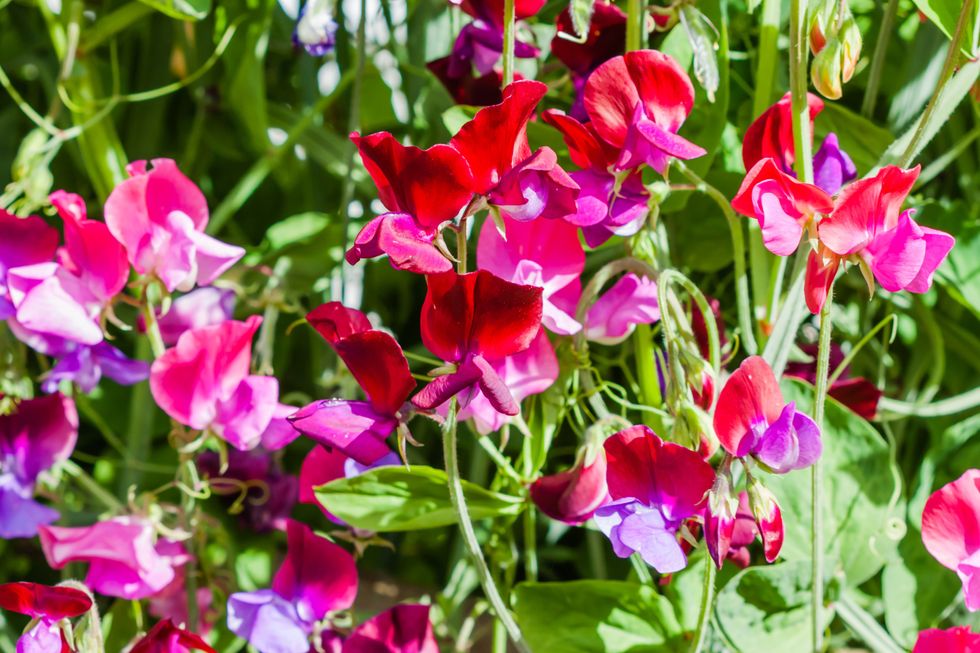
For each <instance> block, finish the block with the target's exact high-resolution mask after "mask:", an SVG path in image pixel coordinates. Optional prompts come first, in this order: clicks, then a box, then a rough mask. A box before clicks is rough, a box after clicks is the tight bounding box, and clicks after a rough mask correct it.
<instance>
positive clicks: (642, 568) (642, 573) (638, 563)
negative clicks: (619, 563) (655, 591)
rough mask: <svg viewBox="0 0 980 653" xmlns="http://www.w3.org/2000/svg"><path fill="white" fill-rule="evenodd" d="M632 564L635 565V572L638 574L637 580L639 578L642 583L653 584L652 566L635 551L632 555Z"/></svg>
mask: <svg viewBox="0 0 980 653" xmlns="http://www.w3.org/2000/svg"><path fill="white" fill-rule="evenodd" d="M630 566H632V567H633V573H634V574H636V580H638V581H639V582H640V584H641V585H653V575H652V574H651V573H650V567H649V566H648V565H647V563H646V561H645V560H644V559H643V558H642V557H640V554H639V553H634V554H633V555H631V556H630Z"/></svg>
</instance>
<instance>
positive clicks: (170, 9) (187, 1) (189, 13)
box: [140, 0, 211, 20]
mask: <svg viewBox="0 0 980 653" xmlns="http://www.w3.org/2000/svg"><path fill="white" fill-rule="evenodd" d="M140 2H142V3H143V4H146V5H149V6H151V7H153V8H154V9H156V10H157V11H159V12H161V13H164V14H166V15H168V16H170V17H171V18H176V19H177V20H201V19H202V18H205V17H206V16H207V15H208V14H209V13H210V12H211V0H140Z"/></svg>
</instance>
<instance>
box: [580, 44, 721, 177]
mask: <svg viewBox="0 0 980 653" xmlns="http://www.w3.org/2000/svg"><path fill="white" fill-rule="evenodd" d="M584 97H585V110H586V112H587V113H588V114H589V118H590V119H591V121H592V122H591V124H592V126H593V128H594V129H595V131H596V134H598V135H599V137H600V138H601V139H602V140H604V141H605V142H606V143H608V144H609V145H611V146H613V147H615V148H617V149H619V151H620V154H619V157H618V159H617V160H616V164H615V167H616V169H617V170H628V169H631V168H636V167H637V166H640V165H642V164H646V165H648V166H650V167H651V168H653V169H654V170H656V171H657V172H661V173H662V172H663V171H664V167H665V166H666V165H667V160H668V159H669V158H670V157H676V158H678V159H694V158H697V157H699V156H703V155H704V154H705V150H704V149H703V148H701V147H699V146H697V145H695V144H693V143H691V142H689V141H687V140H686V139H684V138H682V137H680V136H678V135H677V131H678V130H679V129H680V128H681V125H683V124H684V120H685V119H686V118H687V115H688V114H689V113H690V112H691V108H692V107H693V106H694V86H693V85H692V84H691V80H690V78H689V77H688V76H687V73H686V72H684V69H683V68H681V67H680V65H679V64H678V63H677V62H676V61H674V59H672V58H671V57H670V56H668V55H666V54H663V53H662V52H657V51H656V50H637V51H635V52H627V53H626V54H625V55H624V56H621V57H614V58H612V59H610V60H608V61H606V62H605V63H603V64H602V65H601V66H599V67H598V68H596V69H595V72H593V73H592V74H591V75H589V79H588V81H587V82H586V83H585V96H584Z"/></svg>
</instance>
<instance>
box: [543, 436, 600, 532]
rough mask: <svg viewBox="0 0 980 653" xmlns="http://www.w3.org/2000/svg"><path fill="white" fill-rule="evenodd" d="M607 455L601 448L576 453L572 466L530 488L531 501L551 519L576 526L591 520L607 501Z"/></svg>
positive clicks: (587, 446) (583, 449) (582, 449)
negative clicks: (576, 458) (597, 509)
mask: <svg viewBox="0 0 980 653" xmlns="http://www.w3.org/2000/svg"><path fill="white" fill-rule="evenodd" d="M608 494H609V493H608V490H607V489H606V454H605V452H604V451H603V449H602V446H601V444H600V446H598V447H595V446H590V445H588V444H586V445H584V446H583V447H582V448H581V449H580V450H579V455H578V460H577V461H576V463H575V466H574V467H572V468H571V469H567V470H565V471H563V472H559V473H557V474H552V475H551V476H544V477H542V478H539V479H538V480H537V481H535V482H534V483H533V484H532V485H531V500H532V501H534V503H535V505H537V507H538V508H539V509H540V510H541V512H543V513H544V514H546V515H548V516H549V517H551V518H552V519H557V520H558V521H562V522H565V523H566V524H572V525H578V524H581V523H583V522H585V521H587V520H589V519H590V518H591V517H592V513H594V512H595V510H596V508H598V507H599V506H601V505H602V504H603V503H605V501H606V499H607V498H608Z"/></svg>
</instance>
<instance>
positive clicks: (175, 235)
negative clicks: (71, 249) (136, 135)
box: [105, 159, 245, 291]
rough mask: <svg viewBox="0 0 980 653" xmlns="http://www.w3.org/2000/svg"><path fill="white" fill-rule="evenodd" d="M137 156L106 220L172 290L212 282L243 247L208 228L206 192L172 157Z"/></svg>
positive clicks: (141, 265)
mask: <svg viewBox="0 0 980 653" xmlns="http://www.w3.org/2000/svg"><path fill="white" fill-rule="evenodd" d="M146 163H147V162H146V161H135V162H133V163H131V164H129V166H127V168H126V170H127V171H128V172H129V174H130V178H129V179H127V180H125V181H123V182H122V183H120V184H119V185H118V186H116V188H115V189H113V191H112V193H111V194H110V195H109V198H108V199H107V200H106V203H105V221H106V224H107V225H108V227H109V231H111V232H112V235H113V236H115V237H116V239H117V240H118V241H119V242H121V243H122V244H123V246H124V247H125V248H126V254H127V255H128V257H129V262H130V263H131V264H132V265H133V267H134V268H135V269H136V272H138V273H139V274H141V275H144V276H154V277H156V278H158V279H159V280H160V281H161V282H162V283H163V285H164V286H165V287H166V288H167V290H169V291H173V290H175V289H177V290H190V289H191V288H193V287H194V285H195V284H198V285H202V286H204V285H208V284H210V283H211V282H212V281H214V280H215V279H217V278H218V277H219V276H221V274H222V273H224V271H225V270H227V269H228V268H230V267H231V266H232V265H234V264H235V262H236V261H238V259H240V258H241V257H242V256H244V255H245V250H244V249H242V248H241V247H236V246H234V245H229V244H227V243H223V242H221V241H220V240H217V239H215V238H212V237H211V236H209V235H207V234H206V233H204V229H205V227H207V224H208V217H209V216H208V205H207V201H206V200H205V198H204V194H203V193H201V190H200V189H199V188H198V187H197V186H196V185H195V184H194V182H192V181H191V180H190V179H188V178H187V177H185V176H184V175H183V173H181V172H180V170H178V169H177V164H176V163H174V161H172V160H171V159H154V160H153V161H152V163H153V168H152V169H147V165H146Z"/></svg>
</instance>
